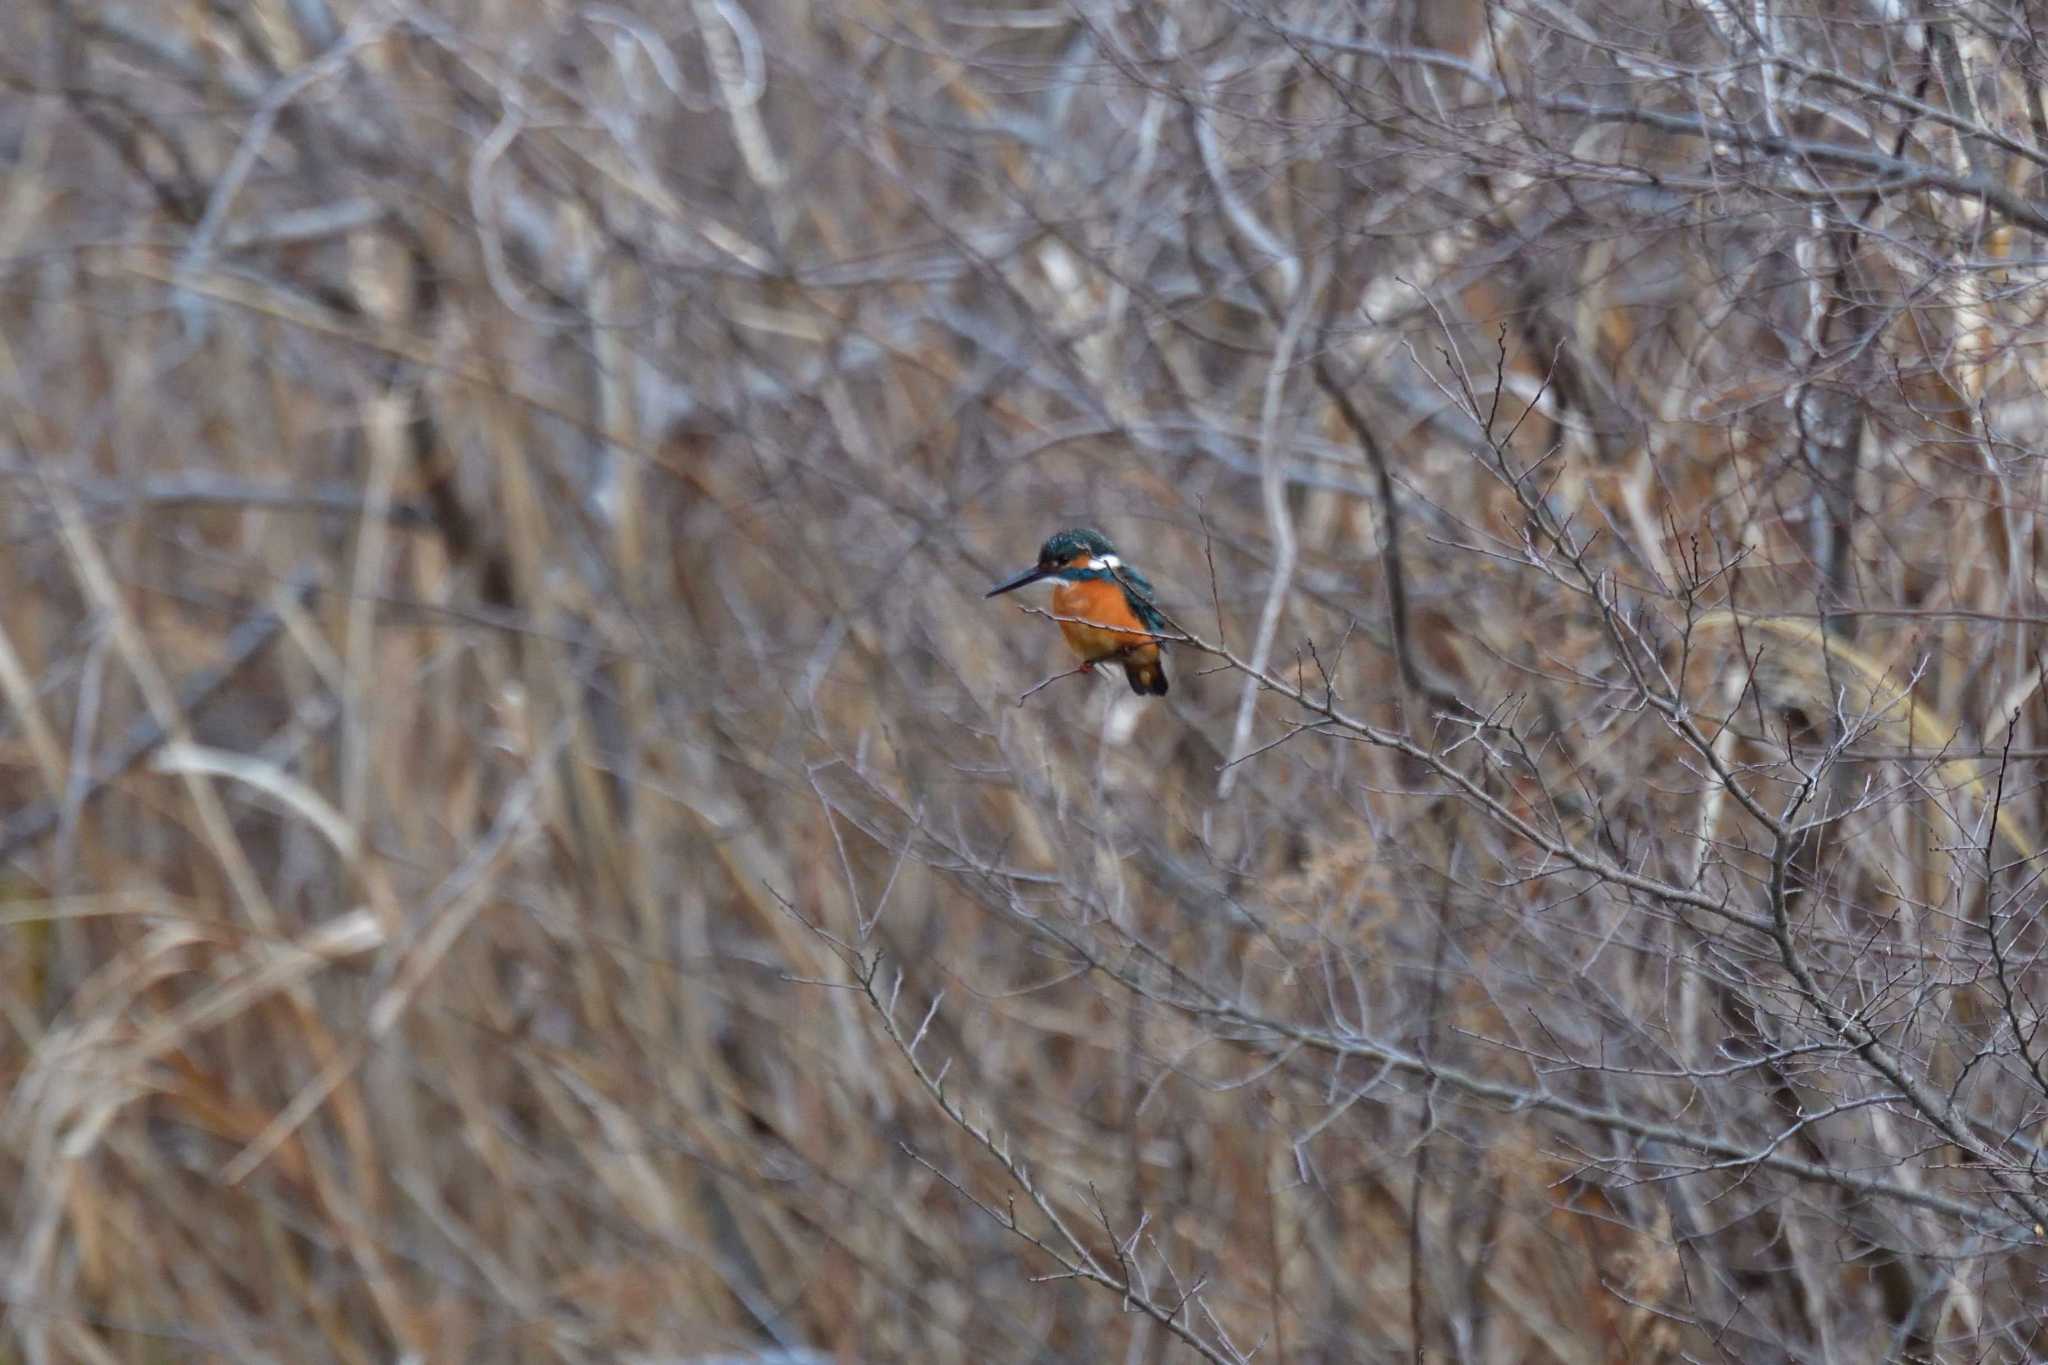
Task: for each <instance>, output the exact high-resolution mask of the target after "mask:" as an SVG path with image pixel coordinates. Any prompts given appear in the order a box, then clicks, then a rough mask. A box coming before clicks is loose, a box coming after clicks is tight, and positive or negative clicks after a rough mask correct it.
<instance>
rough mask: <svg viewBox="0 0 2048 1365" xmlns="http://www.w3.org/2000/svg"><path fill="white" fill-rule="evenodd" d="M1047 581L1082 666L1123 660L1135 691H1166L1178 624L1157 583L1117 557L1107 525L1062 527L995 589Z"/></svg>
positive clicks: (1063, 629) (993, 594) (992, 590)
mask: <svg viewBox="0 0 2048 1365" xmlns="http://www.w3.org/2000/svg"><path fill="white" fill-rule="evenodd" d="M1034 583H1043V584H1046V585H1047V586H1049V587H1050V588H1051V589H1052V614H1053V615H1054V616H1056V617H1059V618H1061V619H1060V634H1062V635H1064V636H1066V637H1067V646H1068V648H1070V649H1072V650H1073V651H1074V653H1076V654H1078V655H1080V656H1081V668H1080V671H1081V672H1083V673H1087V672H1091V671H1093V669H1094V667H1095V665H1097V664H1099V663H1102V662H1103V661H1104V660H1108V659H1115V660H1118V661H1119V662H1121V663H1122V664H1123V666H1124V677H1125V678H1126V679H1128V680H1129V681H1130V684H1131V691H1133V692H1136V693H1138V694H1140V695H1141V696H1154V697H1159V696H1164V695H1166V665H1165V663H1164V662H1163V661H1162V660H1161V659H1160V657H1159V637H1160V636H1161V635H1163V634H1165V633H1167V632H1168V631H1170V630H1171V629H1172V628H1171V627H1170V626H1168V625H1167V624H1166V618H1165V617H1163V616H1161V615H1160V614H1159V608H1157V607H1155V606H1153V605H1152V585H1151V584H1150V583H1148V582H1146V581H1145V576H1144V575H1143V574H1141V573H1139V572H1138V571H1137V570H1136V569H1133V568H1130V567H1128V566H1127V565H1125V563H1124V562H1123V561H1122V560H1121V559H1118V558H1117V554H1116V547H1115V546H1114V545H1111V544H1110V543H1109V539H1108V537H1106V536H1104V535H1103V534H1102V532H1100V531H1097V530H1094V529H1093V528H1091V527H1087V526H1076V527H1074V528H1073V529H1072V530H1067V531H1061V532H1059V533H1058V534H1057V535H1054V536H1053V537H1051V538H1050V539H1048V540H1047V541H1046V542H1045V544H1043V545H1041V546H1039V547H1038V562H1037V563H1036V564H1033V565H1032V566H1031V567H1030V568H1028V569H1026V570H1025V571H1024V572H1023V573H1020V574H1018V575H1017V576H1016V577H1015V578H1012V579H1009V580H1008V581H1007V582H1003V583H998V584H996V586H994V587H993V588H990V589H989V590H988V594H987V595H988V596H989V597H997V596H1000V595H1002V594H1003V593H1006V592H1015V591H1016V590H1017V589H1019V588H1025V587H1030V586H1031V585H1032V584H1034Z"/></svg>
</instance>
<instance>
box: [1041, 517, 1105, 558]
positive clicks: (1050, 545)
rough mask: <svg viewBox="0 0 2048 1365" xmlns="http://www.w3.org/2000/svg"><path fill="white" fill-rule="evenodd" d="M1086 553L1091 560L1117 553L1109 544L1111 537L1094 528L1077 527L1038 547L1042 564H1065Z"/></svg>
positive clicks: (1055, 536)
mask: <svg viewBox="0 0 2048 1365" xmlns="http://www.w3.org/2000/svg"><path fill="white" fill-rule="evenodd" d="M1083 551H1086V552H1087V554H1088V556H1089V558H1091V559H1100V558H1102V557H1103V556H1104V555H1113V554H1115V553H1116V547H1115V546H1114V545H1111V544H1110V543H1109V537H1108V536H1105V535H1104V534H1102V532H1100V531H1098V530H1096V529H1095V528H1094V527H1092V526H1076V527H1074V528H1072V529H1071V530H1066V531H1061V532H1059V533H1058V534H1056V535H1054V536H1052V537H1050V538H1049V539H1048V540H1047V541H1046V542H1045V544H1043V545H1041V546H1039V547H1038V562H1039V563H1040V564H1064V563H1066V562H1067V561H1068V560H1070V559H1072V558H1073V557H1074V556H1075V555H1077V554H1080V553H1082V552H1083Z"/></svg>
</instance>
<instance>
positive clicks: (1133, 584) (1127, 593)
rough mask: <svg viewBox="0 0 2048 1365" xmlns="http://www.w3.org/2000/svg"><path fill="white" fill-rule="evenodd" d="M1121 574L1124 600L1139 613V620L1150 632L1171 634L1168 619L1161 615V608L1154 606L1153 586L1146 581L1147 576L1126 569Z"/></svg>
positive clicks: (1134, 570)
mask: <svg viewBox="0 0 2048 1365" xmlns="http://www.w3.org/2000/svg"><path fill="white" fill-rule="evenodd" d="M1121 573H1122V577H1123V588H1124V600H1125V601H1127V602H1129V603H1130V604H1131V610H1132V611H1133V612H1135V613H1137V617H1138V619H1139V620H1140V621H1143V622H1144V623H1145V626H1146V628H1147V629H1149V630H1157V631H1169V632H1170V631H1171V630H1172V627H1171V626H1169V625H1167V624H1166V618H1165V617H1164V616H1161V615H1160V614H1159V608H1157V607H1155V606H1153V605H1152V584H1151V583H1150V582H1148V581H1147V580H1146V578H1145V575H1143V574H1141V573H1139V572H1138V571H1137V570H1136V569H1132V568H1125V569H1123V570H1122V571H1121Z"/></svg>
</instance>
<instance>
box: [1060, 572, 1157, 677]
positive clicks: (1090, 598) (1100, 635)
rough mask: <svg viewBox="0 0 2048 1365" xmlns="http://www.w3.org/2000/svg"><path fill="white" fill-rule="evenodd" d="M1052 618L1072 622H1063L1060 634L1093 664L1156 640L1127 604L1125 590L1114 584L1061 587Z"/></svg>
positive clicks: (1095, 582)
mask: <svg viewBox="0 0 2048 1365" xmlns="http://www.w3.org/2000/svg"><path fill="white" fill-rule="evenodd" d="M1052 614H1053V615H1054V616H1059V617H1065V618H1071V619H1065V620H1062V621H1061V622H1060V634H1062V635H1064V636H1066V637H1067V644H1068V645H1069V646H1070V647H1071V648H1072V649H1073V651H1074V652H1075V653H1076V654H1078V655H1080V656H1081V657H1082V658H1083V659H1086V660H1088V661H1089V662H1091V663H1092V662H1094V661H1095V660H1097V659H1106V658H1108V657H1109V656H1110V655H1112V654H1115V653H1117V652H1118V651H1119V650H1126V649H1130V648H1131V647H1132V646H1134V645H1141V644H1150V643H1151V640H1152V632H1151V631H1149V630H1147V629H1145V626H1144V623H1143V622H1141V621H1140V620H1138V616H1137V613H1136V612H1133V611H1132V610H1131V604H1130V603H1129V602H1128V601H1127V600H1125V598H1124V590H1123V589H1122V588H1121V587H1119V586H1118V585H1117V584H1115V583H1112V582H1106V581H1090V582H1084V583H1062V584H1060V585H1059V586H1058V587H1057V588H1054V589H1053V593H1052Z"/></svg>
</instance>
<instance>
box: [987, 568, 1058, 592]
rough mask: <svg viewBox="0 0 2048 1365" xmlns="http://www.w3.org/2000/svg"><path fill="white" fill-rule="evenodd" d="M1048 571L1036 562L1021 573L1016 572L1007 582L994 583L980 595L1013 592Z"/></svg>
mask: <svg viewBox="0 0 2048 1365" xmlns="http://www.w3.org/2000/svg"><path fill="white" fill-rule="evenodd" d="M1050 572H1051V570H1050V569H1041V568H1039V567H1038V566H1037V565H1036V564H1033V565H1032V566H1031V567H1030V568H1028V569H1026V570H1025V571H1024V572H1023V573H1020V574H1018V575H1017V576H1016V577H1015V578H1012V579H1010V580H1009V581H1008V582H1006V583H998V584H996V585H995V586H994V587H993V588H990V589H989V590H988V591H987V592H986V593H983V594H982V596H984V597H1001V596H1002V595H1003V594H1004V593H1006V592H1015V591H1017V589H1019V588H1028V587H1030V586H1031V585H1032V584H1033V583H1036V582H1037V581H1038V580H1039V579H1041V578H1044V577H1045V576H1046V575H1047V574H1048V573H1050Z"/></svg>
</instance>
